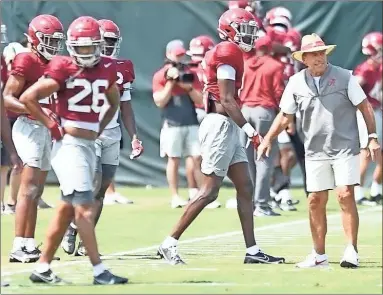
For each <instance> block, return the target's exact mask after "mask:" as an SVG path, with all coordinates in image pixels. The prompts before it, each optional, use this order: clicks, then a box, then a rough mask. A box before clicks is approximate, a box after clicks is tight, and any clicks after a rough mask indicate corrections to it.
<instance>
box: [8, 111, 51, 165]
mask: <svg viewBox="0 0 383 295" xmlns="http://www.w3.org/2000/svg"><path fill="white" fill-rule="evenodd" d="M12 138H13V142H14V143H15V147H16V150H17V154H18V155H19V157H20V159H21V161H23V163H24V165H28V166H29V167H34V168H39V169H40V170H42V171H49V170H51V149H52V138H51V134H50V132H49V130H48V128H46V127H45V126H44V125H43V123H41V122H39V121H35V120H31V119H29V118H27V117H24V116H20V117H18V118H17V120H16V122H15V124H14V125H13V128H12Z"/></svg>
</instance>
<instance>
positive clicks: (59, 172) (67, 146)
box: [52, 134, 96, 196]
mask: <svg viewBox="0 0 383 295" xmlns="http://www.w3.org/2000/svg"><path fill="white" fill-rule="evenodd" d="M52 167H53V170H54V172H55V173H56V176H57V179H58V181H59V182H60V190H61V191H62V193H63V195H64V196H67V195H70V194H72V193H73V192H74V191H77V192H88V191H93V178H94V174H95V169H96V151H95V146H94V140H87V139H83V138H78V137H73V136H71V135H69V134H65V135H64V137H63V139H62V140H60V141H57V142H55V143H54V145H53V149H52Z"/></svg>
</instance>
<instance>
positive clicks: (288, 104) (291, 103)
mask: <svg viewBox="0 0 383 295" xmlns="http://www.w3.org/2000/svg"><path fill="white" fill-rule="evenodd" d="M294 82H295V80H293V79H290V80H289V82H287V85H286V88H285V90H284V91H283V94H282V98H281V102H280V104H279V107H280V109H281V111H282V112H283V113H285V114H289V115H293V114H295V113H296V112H297V111H298V105H297V103H296V101H295V99H294V87H295V86H294Z"/></svg>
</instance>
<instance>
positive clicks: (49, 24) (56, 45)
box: [25, 14, 65, 60]
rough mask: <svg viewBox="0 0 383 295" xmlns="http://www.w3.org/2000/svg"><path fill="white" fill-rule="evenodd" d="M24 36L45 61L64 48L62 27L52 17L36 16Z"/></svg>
mask: <svg viewBox="0 0 383 295" xmlns="http://www.w3.org/2000/svg"><path fill="white" fill-rule="evenodd" d="M25 36H26V37H27V38H28V42H29V43H31V45H32V48H34V49H35V50H36V51H37V52H38V53H39V54H41V55H42V56H43V57H44V58H45V59H47V60H50V59H52V57H53V56H55V55H57V54H59V53H60V52H61V50H62V49H63V47H64V46H63V41H64V39H65V36H64V27H63V25H62V24H61V22H60V21H59V19H58V18H57V17H55V16H53V15H49V14H42V15H38V16H36V17H35V18H34V19H33V20H32V21H31V22H30V24H29V27H28V34H25Z"/></svg>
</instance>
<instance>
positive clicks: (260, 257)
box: [243, 251, 285, 264]
mask: <svg viewBox="0 0 383 295" xmlns="http://www.w3.org/2000/svg"><path fill="white" fill-rule="evenodd" d="M243 263H244V264H253V263H265V264H281V263H285V259H284V258H283V257H274V256H271V255H268V254H265V253H263V252H262V251H259V252H258V253H257V254H254V255H251V254H249V253H246V256H245V260H244V262H243Z"/></svg>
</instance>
